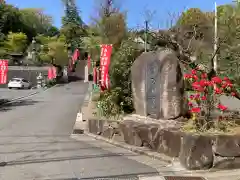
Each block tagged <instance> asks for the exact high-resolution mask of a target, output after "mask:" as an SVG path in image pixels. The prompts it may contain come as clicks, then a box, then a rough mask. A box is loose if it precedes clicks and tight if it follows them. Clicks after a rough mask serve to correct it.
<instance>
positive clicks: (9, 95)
mask: <svg viewBox="0 0 240 180" xmlns="http://www.w3.org/2000/svg"><path fill="white" fill-rule="evenodd" d="M41 91H43V90H41V89H21V90H18V89H7V88H0V99H6V100H12V99H15V98H18V97H23V96H27V95H29V94H32V93H35V92H41Z"/></svg>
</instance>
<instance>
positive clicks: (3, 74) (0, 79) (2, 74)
mask: <svg viewBox="0 0 240 180" xmlns="http://www.w3.org/2000/svg"><path fill="white" fill-rule="evenodd" d="M7 72H8V60H2V59H1V60H0V84H6V83H7Z"/></svg>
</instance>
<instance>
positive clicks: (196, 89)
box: [192, 82, 204, 92]
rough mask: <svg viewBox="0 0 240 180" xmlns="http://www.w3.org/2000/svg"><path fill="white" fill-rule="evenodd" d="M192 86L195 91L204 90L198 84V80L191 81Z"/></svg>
mask: <svg viewBox="0 0 240 180" xmlns="http://www.w3.org/2000/svg"><path fill="white" fill-rule="evenodd" d="M192 87H193V89H194V90H195V91H200V92H201V91H204V89H203V88H202V86H201V85H200V84H199V82H194V83H192Z"/></svg>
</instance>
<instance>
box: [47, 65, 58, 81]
mask: <svg viewBox="0 0 240 180" xmlns="http://www.w3.org/2000/svg"><path fill="white" fill-rule="evenodd" d="M56 77H57V69H56V67H55V66H52V67H49V68H48V79H49V80H52V79H54V78H56Z"/></svg>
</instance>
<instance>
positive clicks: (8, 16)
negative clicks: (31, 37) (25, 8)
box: [0, 3, 22, 35]
mask: <svg viewBox="0 0 240 180" xmlns="http://www.w3.org/2000/svg"><path fill="white" fill-rule="evenodd" d="M20 17H21V14H20V12H19V10H18V9H17V8H15V7H14V6H12V5H8V4H6V3H4V4H1V6H0V32H1V33H3V34H5V35H6V34H8V32H9V31H12V32H20V31H21V30H22V22H21V19H20Z"/></svg>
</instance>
